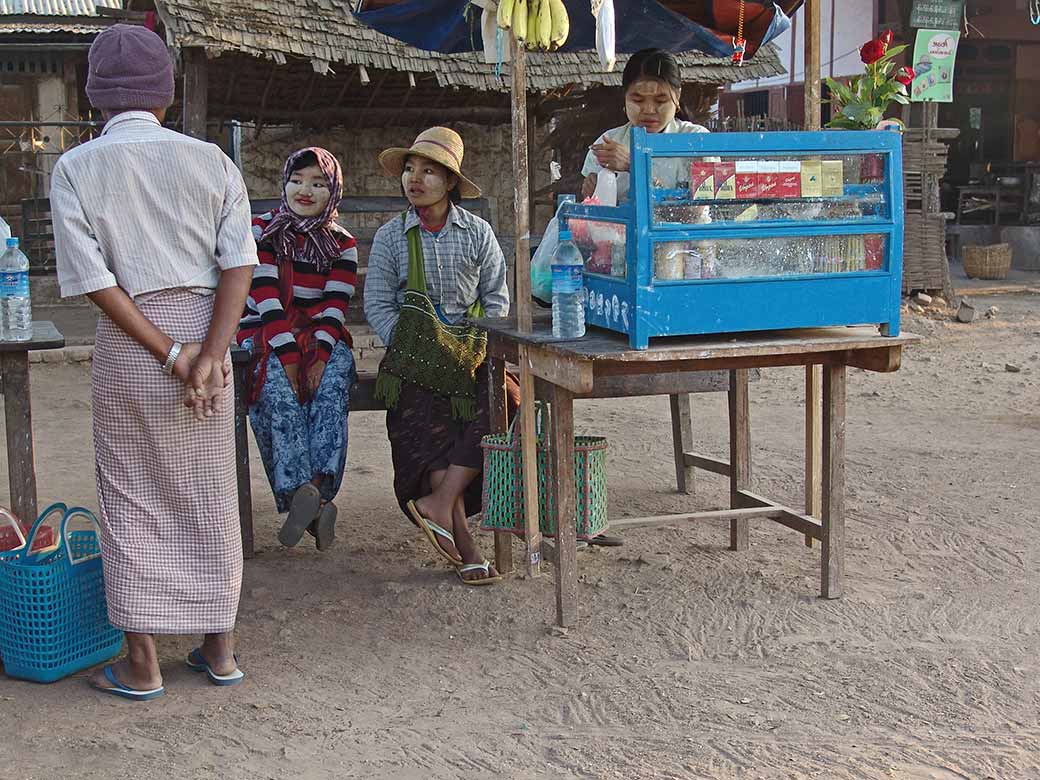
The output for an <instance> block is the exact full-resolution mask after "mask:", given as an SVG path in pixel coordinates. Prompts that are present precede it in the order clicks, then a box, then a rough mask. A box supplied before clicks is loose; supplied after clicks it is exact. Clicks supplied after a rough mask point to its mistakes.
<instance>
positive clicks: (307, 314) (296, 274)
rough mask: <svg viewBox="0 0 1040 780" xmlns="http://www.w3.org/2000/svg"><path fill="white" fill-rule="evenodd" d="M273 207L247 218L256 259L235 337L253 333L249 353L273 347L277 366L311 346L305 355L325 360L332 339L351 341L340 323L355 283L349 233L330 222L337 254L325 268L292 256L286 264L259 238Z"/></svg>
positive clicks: (300, 241)
mask: <svg viewBox="0 0 1040 780" xmlns="http://www.w3.org/2000/svg"><path fill="white" fill-rule="evenodd" d="M274 213H275V212H268V213H266V214H261V215H260V216H258V217H256V218H255V219H254V220H253V237H254V238H255V239H256V243H257V255H258V257H259V258H260V264H259V265H258V266H256V267H255V268H254V270H253V283H252V285H251V286H250V288H249V297H248V298H247V299H246V308H245V311H244V312H243V314H242V319H241V320H240V321H239V324H238V336H237V342H238V344H242V343H243V342H244V341H245V340H246V339H250V338H251V339H253V352H254V354H258V355H261V356H263V353H266V352H268V351H269V350H273V351H274V353H275V354H276V355H278V359H279V360H280V361H281V362H282V365H283V366H288V365H292V364H296V363H299V362H300V361H301V359H302V357H303V356H304V354H305V353H308V352H310V351H311V350H313V352H314V354H313V355H310V356H309V357H310V358H311V359H317V360H322V361H324V362H328V360H329V358H330V357H331V356H332V350H333V349H334V348H335V346H336V344H337V343H339V342H340V341H344V342H345V343H346V345H347V346H348V347H350V346H352V342H351V338H350V332H349V331H348V330H347V328H346V324H345V323H346V317H347V305H348V304H349V303H350V299H351V298H352V297H354V289H355V287H356V285H357V266H358V263H357V260H358V258H357V247H356V245H355V242H354V237H353V236H352V235H350V233H348V232H347V231H346V230H344V229H343V228H341V227H340V226H339V225H335V226H334V227H333V230H334V231H335V233H336V237H337V239H338V240H339V247H340V255H339V257H338V258H337V259H336V261H335V262H334V263H333V264H332V266H331V267H330V268H329V270H328V272H327V273H320V272H319V271H317V269H315V267H314V266H313V265H311V264H310V263H301V262H294V263H293V264H292V268H291V269H290V268H288V267H282V266H279V265H278V263H276V262H275V257H274V252H273V251H272V247H271V243H270V242H269V241H264V242H261V240H260V237H261V236H262V235H263V233H264V230H265V229H266V228H267V225H268V224H269V223H270V222H271V220H272V219H273V218H274ZM303 242H304V237H303V236H302V235H301V236H299V237H298V238H297V247H299V248H301V249H302V248H303ZM290 277H291V284H292V291H291V294H290V291H289V289H288V285H289V283H290ZM290 297H291V300H290Z"/></svg>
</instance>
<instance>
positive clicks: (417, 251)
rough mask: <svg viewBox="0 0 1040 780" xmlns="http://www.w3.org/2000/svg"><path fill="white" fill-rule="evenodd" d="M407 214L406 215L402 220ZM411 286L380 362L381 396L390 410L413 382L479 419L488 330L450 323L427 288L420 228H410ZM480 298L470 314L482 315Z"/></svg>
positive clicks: (463, 415)
mask: <svg viewBox="0 0 1040 780" xmlns="http://www.w3.org/2000/svg"><path fill="white" fill-rule="evenodd" d="M404 219H405V215H404V214H402V215H401V220H402V222H403V221H404ZM406 236H407V239H408V288H407V289H406V290H405V294H404V303H403V304H401V315H400V319H398V321H397V326H396V327H395V328H394V337H393V341H392V342H391V344H390V345H389V347H388V349H387V351H386V355H385V356H384V357H383V360H382V362H381V363H380V364H379V374H378V375H377V377H376V388H375V397H376V398H377V399H379V400H381V401H383V403H385V404H386V406H387V408H388V409H393V408H395V407H396V406H397V401H398V399H399V398H400V396H401V384H402V383H403V382H410V383H412V384H414V385H417V386H418V387H421V388H422V389H424V390H428V391H429V392H431V393H434V394H435V395H439V396H443V397H445V398H450V399H451V411H452V416H453V417H455V418H456V419H460V420H474V419H476V417H477V380H476V372H477V368H479V367H480V364H481V363H483V362H484V358H485V357H486V355H487V332H486V331H485V330H484V329H483V328H478V327H477V326H476V325H471V324H469V323H465V322H464V323H462V324H460V325H446V324H445V323H444V322H442V321H441V318H440V317H439V316H438V314H437V309H436V307H435V306H434V304H433V301H431V300H430V296H429V295H428V294H427V291H426V271H425V268H424V265H423V254H422V239H421V238H420V235H419V226H418V225H416V226H415V227H413V228H411V229H410V230H408V232H407V234H406ZM483 313H484V308H483V306H481V304H480V301H479V300H478V301H477V302H476V303H474V304H473V305H472V306H471V307H470V308H469V310H468V311H467V312H466V314H467V316H468V317H480V316H482V315H483Z"/></svg>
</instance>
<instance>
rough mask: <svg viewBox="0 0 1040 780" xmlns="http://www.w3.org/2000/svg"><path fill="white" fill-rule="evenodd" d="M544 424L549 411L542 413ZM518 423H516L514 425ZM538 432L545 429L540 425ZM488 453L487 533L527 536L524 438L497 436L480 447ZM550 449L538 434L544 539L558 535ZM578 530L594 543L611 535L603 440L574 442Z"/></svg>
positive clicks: (483, 521)
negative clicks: (550, 473) (502, 532)
mask: <svg viewBox="0 0 1040 780" xmlns="http://www.w3.org/2000/svg"><path fill="white" fill-rule="evenodd" d="M538 411H539V418H538V419H539V420H541V419H542V418H543V417H544V411H543V410H542V409H541V408H539V410H538ZM514 422H515V420H514ZM538 427H539V429H540V428H541V427H542V426H541V425H539V426H538ZM480 446H481V448H482V449H483V450H484V514H483V517H482V519H481V522H480V527H481V528H482V529H483V530H485V531H508V532H509V533H514V534H517V535H522V534H523V532H524V514H525V500H524V477H523V469H522V467H521V455H520V436H519V435H516V434H515V433H514V431H513V427H512V425H511V426H510V429H509V431H508V432H507V433H493V434H491V435H489V436H485V437H484V438H483V440H481V442H480ZM550 468H551V464H550V459H549V447H548V444H547V442H546V437H545V436H544V435H542V434H541V432H540V431H539V435H538V525H539V528H540V529H541V532H542V535H543V536H550V537H552V536H556V525H555V521H554V517H555V508H556V503H555V502H556V497H555V496H554V495H551V492H552V491H550V490H549V482H550V480H549V471H550ZM574 495H575V499H576V500H575V513H574V527H575V530H576V531H577V535H578V538H579V539H591V538H593V537H595V536H598V535H599V534H602V533H604V532H605V531H606V530H607V440H606V439H605V438H603V437H602V436H575V437H574Z"/></svg>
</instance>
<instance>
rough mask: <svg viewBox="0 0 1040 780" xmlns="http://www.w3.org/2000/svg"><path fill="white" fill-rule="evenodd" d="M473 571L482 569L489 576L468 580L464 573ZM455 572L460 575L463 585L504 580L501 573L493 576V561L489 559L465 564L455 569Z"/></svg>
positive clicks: (492, 583) (486, 583) (487, 583)
mask: <svg viewBox="0 0 1040 780" xmlns="http://www.w3.org/2000/svg"><path fill="white" fill-rule="evenodd" d="M471 571H482V572H484V574H486V575H487V576H486V577H481V578H480V579H476V580H467V579H466V578H465V576H463V575H466V574H469V573H470V572H471ZM455 573H456V574H458V575H459V579H460V580H462V584H463V585H494V584H495V583H496V582H501V581H502V575H501V574H496V575H495V576H494V577H492V576H491V561H488V560H485V561H484V562H483V563H466V564H463V565H462V566H459V567H458V568H457V569H456V570H455Z"/></svg>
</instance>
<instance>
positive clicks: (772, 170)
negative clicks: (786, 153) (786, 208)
mask: <svg viewBox="0 0 1040 780" xmlns="http://www.w3.org/2000/svg"><path fill="white" fill-rule="evenodd" d="M779 183H780V167H779V163H777V162H776V161H775V160H766V161H763V162H760V163H759V164H758V195H759V197H760V198H779V197H780V195H779V193H778V192H777V186H778V185H779Z"/></svg>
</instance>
